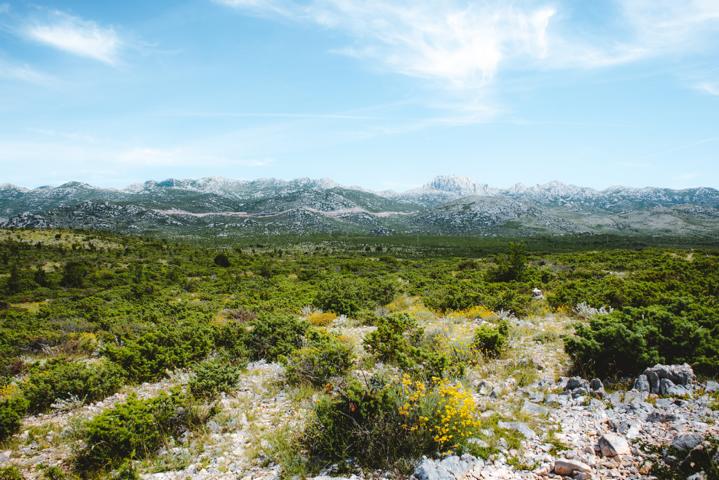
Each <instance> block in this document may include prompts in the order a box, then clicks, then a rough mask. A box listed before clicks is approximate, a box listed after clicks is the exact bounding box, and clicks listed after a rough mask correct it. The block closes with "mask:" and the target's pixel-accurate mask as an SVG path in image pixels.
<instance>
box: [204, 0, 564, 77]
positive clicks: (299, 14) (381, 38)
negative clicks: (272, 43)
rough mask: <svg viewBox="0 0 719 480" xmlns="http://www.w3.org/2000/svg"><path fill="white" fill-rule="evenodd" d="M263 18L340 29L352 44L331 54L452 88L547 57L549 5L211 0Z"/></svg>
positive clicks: (342, 0) (552, 14)
mask: <svg viewBox="0 0 719 480" xmlns="http://www.w3.org/2000/svg"><path fill="white" fill-rule="evenodd" d="M216 2H217V3H220V4H223V5H226V6H229V7H233V8H238V9H245V10H248V11H250V12H253V13H259V14H263V15H278V16H283V17H286V18H289V19H291V20H295V21H300V22H311V23H314V24H316V25H318V26H321V27H324V28H330V29H336V30H341V31H343V32H345V33H347V34H348V36H349V37H350V38H351V44H350V45H347V46H343V47H341V48H337V49H336V50H335V51H336V52H338V53H342V54H345V55H349V56H353V57H356V58H362V59H368V60H371V61H374V62H377V63H379V64H380V65H382V66H383V67H384V68H386V69H389V70H390V71H393V72H396V73H399V74H402V75H406V76H411V77H419V78H424V79H427V80H432V81H436V82H441V83H442V84H443V85H446V86H448V87H451V88H455V89H474V88H481V87H483V86H485V85H487V84H488V83H489V82H490V81H491V80H492V79H493V78H494V76H495V75H496V73H497V70H498V68H499V66H500V64H501V63H502V62H504V61H507V60H511V59H517V58H521V57H530V58H542V57H544V56H545V55H546V54H547V28H548V26H549V22H550V20H551V18H552V17H553V16H554V14H555V10H554V8H553V7H551V6H544V7H537V8H529V7H527V8H519V7H515V6H512V5H507V4H506V3H500V2H496V3H492V2H488V3H482V4H479V3H469V4H468V3H464V2H463V3H457V2H448V1H437V0H434V1H425V2H414V1H407V0H403V1H395V2H387V1H377V0H363V1H358V0H313V1H310V2H304V3H299V2H292V1H279V0H278V1H258V0H216Z"/></svg>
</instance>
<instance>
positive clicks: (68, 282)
mask: <svg viewBox="0 0 719 480" xmlns="http://www.w3.org/2000/svg"><path fill="white" fill-rule="evenodd" d="M85 275H87V267H86V266H85V264H83V263H81V262H67V263H66V264H65V268H64V269H63V272H62V280H60V285H62V286H63V287H68V288H82V286H83V285H84V284H85Z"/></svg>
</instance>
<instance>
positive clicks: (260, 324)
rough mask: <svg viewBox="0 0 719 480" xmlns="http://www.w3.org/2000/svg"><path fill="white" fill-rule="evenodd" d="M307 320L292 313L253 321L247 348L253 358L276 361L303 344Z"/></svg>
mask: <svg viewBox="0 0 719 480" xmlns="http://www.w3.org/2000/svg"><path fill="white" fill-rule="evenodd" d="M307 327H308V324H307V322H305V321H303V320H300V319H299V318H297V317H294V316H292V315H269V316H265V317H262V318H258V319H257V320H255V321H254V322H252V325H251V329H250V332H249V334H248V337H247V342H246V345H247V348H248V350H249V354H250V358H252V359H253V360H259V359H262V358H264V359H266V360H268V361H275V360H277V358H278V357H280V356H284V355H289V354H290V353H292V352H293V351H294V350H296V349H297V348H300V347H301V346H302V339H303V337H304V334H305V331H306V330H307Z"/></svg>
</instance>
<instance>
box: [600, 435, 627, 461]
mask: <svg viewBox="0 0 719 480" xmlns="http://www.w3.org/2000/svg"><path fill="white" fill-rule="evenodd" d="M599 448H600V449H601V451H602V455H604V456H605V457H616V456H617V455H631V454H632V451H631V450H630V448H629V443H628V442H627V440H626V439H625V438H624V437H622V436H621V435H619V434H616V433H605V434H604V435H602V436H601V438H600V439H599Z"/></svg>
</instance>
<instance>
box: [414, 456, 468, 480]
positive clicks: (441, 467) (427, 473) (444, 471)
mask: <svg viewBox="0 0 719 480" xmlns="http://www.w3.org/2000/svg"><path fill="white" fill-rule="evenodd" d="M480 462H482V460H480V459H478V458H475V457H473V456H472V455H462V456H461V457H458V456H457V455H450V456H449V457H446V458H443V459H442V460H439V461H437V460H432V459H429V458H424V459H422V461H421V462H420V463H419V465H417V467H416V468H415V470H414V478H415V479H417V480H459V479H461V478H463V477H464V475H465V474H466V473H467V472H468V471H470V470H471V469H473V468H475V467H476V466H477V465H478V464H480Z"/></svg>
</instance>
